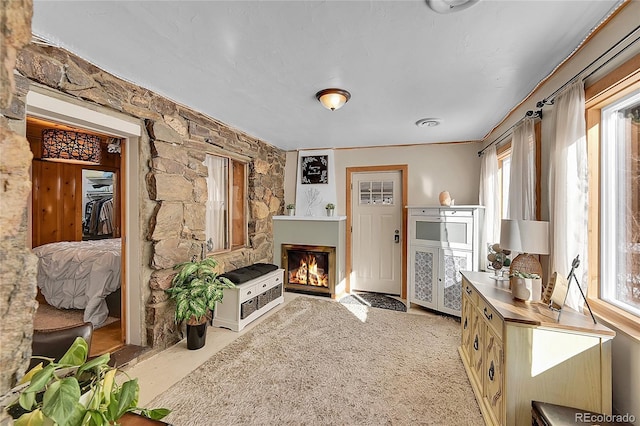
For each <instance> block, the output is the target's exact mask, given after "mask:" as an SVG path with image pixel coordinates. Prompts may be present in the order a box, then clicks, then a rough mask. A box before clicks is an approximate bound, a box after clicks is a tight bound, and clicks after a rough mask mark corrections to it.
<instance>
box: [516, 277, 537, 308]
mask: <svg viewBox="0 0 640 426" xmlns="http://www.w3.org/2000/svg"><path fill="white" fill-rule="evenodd" d="M511 294H512V295H513V298H514V299H518V300H524V301H525V302H539V301H540V300H541V299H542V279H541V278H517V277H514V278H512V279H511Z"/></svg>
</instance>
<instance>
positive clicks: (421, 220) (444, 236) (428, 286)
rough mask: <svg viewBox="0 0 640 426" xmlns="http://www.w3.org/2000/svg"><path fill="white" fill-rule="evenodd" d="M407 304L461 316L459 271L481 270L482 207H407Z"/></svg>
mask: <svg viewBox="0 0 640 426" xmlns="http://www.w3.org/2000/svg"><path fill="white" fill-rule="evenodd" d="M407 209H408V211H409V238H408V239H407V241H408V244H409V247H408V251H409V256H407V257H408V263H409V264H408V265H407V266H408V267H407V275H408V277H407V281H408V292H407V293H408V294H407V302H408V303H415V304H417V305H420V306H424V307H426V308H429V309H433V310H436V311H440V312H444V313H447V314H451V315H455V316H460V309H461V306H462V295H461V283H462V275H461V274H460V271H477V270H479V268H480V229H481V224H482V221H483V214H484V207H482V206H462V205H461V206H455V207H454V206H433V207H418V206H408V207H407Z"/></svg>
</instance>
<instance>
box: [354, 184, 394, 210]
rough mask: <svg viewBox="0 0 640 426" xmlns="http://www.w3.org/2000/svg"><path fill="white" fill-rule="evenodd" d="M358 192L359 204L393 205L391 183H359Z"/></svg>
mask: <svg viewBox="0 0 640 426" xmlns="http://www.w3.org/2000/svg"><path fill="white" fill-rule="evenodd" d="M359 190H360V196H359V197H358V198H359V200H360V204H373V205H392V204H393V181H374V182H360V185H359Z"/></svg>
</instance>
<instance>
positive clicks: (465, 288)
mask: <svg viewBox="0 0 640 426" xmlns="http://www.w3.org/2000/svg"><path fill="white" fill-rule="evenodd" d="M462 294H463V295H464V296H466V297H467V298H468V300H469V302H470V303H471V304H472V305H473V306H474V307H475V306H478V292H477V291H476V289H475V288H473V286H472V285H471V284H469V283H468V282H467V281H466V280H462Z"/></svg>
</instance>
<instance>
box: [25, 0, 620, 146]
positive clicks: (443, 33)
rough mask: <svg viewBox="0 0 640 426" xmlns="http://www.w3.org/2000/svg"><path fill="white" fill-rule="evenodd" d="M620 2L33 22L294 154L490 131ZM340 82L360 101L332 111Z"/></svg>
mask: <svg viewBox="0 0 640 426" xmlns="http://www.w3.org/2000/svg"><path fill="white" fill-rule="evenodd" d="M617 3H618V1H617V0H595V1H582V0H568V1H541V0H509V1H495V0H482V1H480V2H479V3H477V4H476V5H475V6H473V7H471V8H468V9H466V10H462V11H459V12H457V13H452V14H438V13H435V12H434V11H433V10H431V9H430V8H428V7H427V4H426V2H425V1H423V0H416V1H193V2H191V1H189V2H188V1H158V2H156V1H81V2H78V1H51V0H46V1H40V0H36V1H34V16H33V24H32V28H33V33H34V34H35V35H37V36H39V37H41V38H43V39H45V40H47V41H49V42H51V43H53V44H55V45H58V46H61V47H64V48H65V49H67V50H69V51H71V52H73V53H75V54H77V55H79V56H80V57H82V58H84V59H86V60H88V61H90V62H92V63H93V64H95V65H97V66H99V67H100V68H103V69H104V70H106V71H108V72H110V73H113V74H115V75H117V76H119V77H122V78H124V79H125V80H128V81H131V82H133V83H135V84H137V85H140V86H143V87H145V88H148V89H150V90H153V91H154V92H157V93H159V94H161V95H164V96H166V97H168V98H170V99H173V100H174V101H176V102H178V103H181V104H184V105H187V106H189V107H191V108H193V109H195V110H198V111H200V112H202V113H204V114H207V115H209V116H211V117H214V118H216V119H218V120H220V121H222V122H224V123H226V124H228V125H230V126H232V127H235V128H237V129H240V130H242V131H244V132H246V133H248V134H250V135H252V136H254V137H257V138H260V139H263V140H265V141H267V142H269V143H270V144H272V145H275V146H277V147H279V148H282V149H286V150H293V149H309V148H339V147H357V146H377V145H396V144H419V143H433V142H458V141H469V140H481V139H482V138H483V137H484V136H485V135H486V134H487V133H488V132H489V131H490V130H491V129H492V128H493V127H494V126H495V125H496V124H498V123H499V122H500V121H501V120H502V119H503V118H504V117H505V116H506V115H507V113H508V112H509V111H510V110H511V108H513V107H514V106H515V105H517V104H518V103H519V102H520V101H521V100H522V99H524V98H525V97H526V96H527V95H528V94H529V93H530V92H531V90H532V89H533V88H534V87H535V86H536V84H537V83H538V82H539V81H540V80H542V79H543V78H544V77H545V76H547V75H548V74H549V73H550V72H551V71H552V70H553V69H554V68H555V67H556V66H557V65H558V64H559V63H560V62H562V60H563V59H565V58H566V57H567V56H568V55H570V54H571V52H572V51H573V50H574V49H575V48H576V47H577V46H578V45H579V44H580V42H581V41H582V40H583V39H584V38H585V37H586V36H587V35H588V34H589V32H590V31H591V30H592V29H593V28H594V27H595V26H596V25H597V24H598V23H599V22H600V21H601V20H602V19H603V18H604V17H605V16H607V15H608V13H609V11H610V10H611V9H612V8H614V7H615V6H616V4H617ZM327 87H339V88H343V89H346V90H348V91H350V92H351V95H352V97H351V100H350V101H349V102H348V103H347V104H346V105H345V106H344V107H342V109H340V110H337V111H334V112H331V111H329V110H327V109H325V108H323V107H322V106H321V105H320V103H319V102H318V101H317V100H316V99H315V93H316V92H317V91H319V90H321V89H324V88H327ZM422 118H438V119H440V120H442V124H441V125H440V126H437V127H422V128H419V127H417V126H416V125H415V124H414V123H415V122H416V121H417V120H419V119H422Z"/></svg>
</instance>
